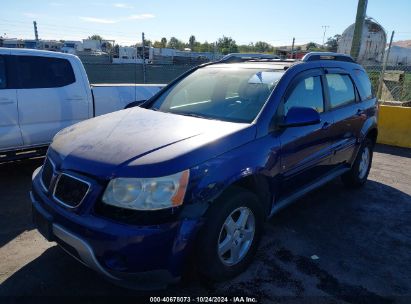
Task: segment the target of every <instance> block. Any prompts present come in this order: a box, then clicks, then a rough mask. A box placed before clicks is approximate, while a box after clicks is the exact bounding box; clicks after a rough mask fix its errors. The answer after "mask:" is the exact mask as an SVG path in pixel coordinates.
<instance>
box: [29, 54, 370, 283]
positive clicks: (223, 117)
mask: <svg viewBox="0 0 411 304" xmlns="http://www.w3.org/2000/svg"><path fill="white" fill-rule="evenodd" d="M236 61H237V62H236ZM377 111H378V104H377V100H376V98H375V96H374V95H373V92H372V89H371V84H370V81H369V78H368V76H367V74H366V72H365V71H364V69H363V68H362V67H361V66H360V65H358V64H356V63H355V62H354V61H353V60H352V58H351V57H349V56H346V55H342V54H336V53H310V54H308V55H306V57H304V59H303V60H302V61H298V62H297V61H296V62H290V61H281V60H278V59H258V58H248V59H247V58H242V59H239V60H234V61H233V60H230V61H229V62H224V61H222V62H217V63H211V64H206V65H202V66H199V67H197V68H194V69H193V70H191V71H189V72H187V73H185V74H184V75H182V76H181V77H179V78H178V79H176V80H175V81H173V82H172V83H170V84H169V85H168V86H166V87H165V88H164V89H162V90H161V91H160V92H159V93H158V94H156V95H155V96H154V97H152V98H151V99H150V100H148V101H146V102H144V103H143V104H142V105H141V106H140V107H134V108H130V109H125V110H122V111H118V112H114V113H111V114H107V115H104V116H100V117H97V118H94V119H90V120H88V121H85V122H81V123H79V124H76V125H74V126H71V127H68V128H66V129H64V130H62V131H60V132H59V133H58V134H57V135H56V136H55V138H54V140H53V143H52V144H51V146H50V147H49V149H48V153H47V157H46V159H45V162H44V164H43V166H42V167H40V168H38V169H37V170H36V171H35V172H34V173H33V189H32V192H31V200H32V204H33V219H34V222H35V223H36V225H37V227H38V230H39V231H40V232H41V233H42V234H43V235H44V236H45V237H46V238H47V239H48V240H50V241H56V242H57V243H58V244H59V245H60V246H61V247H62V248H63V249H65V250H66V251H67V252H68V253H69V254H71V255H72V256H74V257H75V258H76V259H78V260H79V261H80V262H82V263H83V264H85V265H87V266H89V267H90V268H92V269H94V270H96V271H98V272H99V273H101V274H103V275H104V276H105V277H106V278H108V279H110V280H111V281H113V282H117V283H119V284H125V285H126V286H144V285H145V284H148V283H151V282H152V283H153V284H154V283H156V284H159V283H161V284H165V283H170V282H173V281H176V280H178V279H179V278H180V277H181V276H182V274H183V271H184V269H187V268H186V266H187V265H188V266H189V267H195V268H196V269H197V270H198V272H199V273H200V274H201V275H202V276H204V277H206V278H209V279H212V280H223V279H227V278H229V277H232V276H235V275H237V274H239V273H240V272H242V271H243V270H245V269H246V267H247V266H248V265H249V264H250V262H251V260H252V258H253V256H254V254H255V252H256V250H257V246H258V242H259V239H260V237H261V234H262V230H263V226H264V221H265V220H266V219H267V218H269V217H271V216H273V215H274V214H275V213H276V212H277V211H279V210H280V209H281V208H283V207H285V206H287V205H288V204H290V203H292V202H293V201H295V200H296V199H298V198H300V197H301V196H303V195H304V194H306V193H307V192H309V191H311V190H313V189H316V188H318V187H319V186H321V185H324V184H325V183H327V182H329V181H330V180H332V179H334V178H336V177H339V176H341V178H342V181H343V182H344V183H345V184H346V185H347V186H349V187H359V186H362V185H363V184H364V183H365V182H366V180H367V176H368V173H369V171H370V167H371V160H372V154H373V148H374V145H375V142H376V138H377ZM188 261H190V263H188Z"/></svg>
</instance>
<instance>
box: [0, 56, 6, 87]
mask: <svg viewBox="0 0 411 304" xmlns="http://www.w3.org/2000/svg"><path fill="white" fill-rule="evenodd" d="M5 88H7V79H6V60H5V59H4V57H3V56H0V89H5Z"/></svg>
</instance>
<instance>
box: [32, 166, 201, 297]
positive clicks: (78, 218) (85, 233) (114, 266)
mask: <svg viewBox="0 0 411 304" xmlns="http://www.w3.org/2000/svg"><path fill="white" fill-rule="evenodd" d="M30 197H31V201H32V207H33V220H34V222H35V224H36V226H37V228H38V230H39V231H40V232H41V234H43V236H45V238H46V239H48V240H49V241H56V242H57V243H58V244H59V245H60V246H61V247H62V248H63V249H64V250H65V251H67V252H68V253H69V254H71V255H72V256H73V257H75V258H76V259H77V260H79V261H80V262H81V263H83V264H85V265H86V266H88V267H90V268H92V269H94V270H95V271H97V272H98V273H100V274H102V275H103V276H105V277H106V278H107V279H109V280H111V281H113V282H114V283H117V284H120V285H123V286H124V285H126V286H127V287H133V288H143V289H146V288H152V287H153V288H159V287H160V288H161V287H163V286H165V285H167V284H170V283H172V282H175V281H178V279H179V278H180V277H181V275H182V272H183V268H184V265H185V261H186V257H187V255H188V253H189V251H190V249H191V247H192V244H193V243H194V242H193V240H194V237H195V235H196V232H197V231H198V229H199V227H200V221H199V220H197V219H181V220H178V221H176V222H172V223H165V224H160V225H151V226H136V225H127V224H123V223H119V222H115V221H112V220H110V219H106V218H102V217H98V216H96V215H93V214H92V213H89V214H75V213H73V212H72V211H71V210H67V209H66V208H64V206H60V205H58V204H57V203H56V202H54V201H53V200H52V199H51V198H50V197H48V196H47V194H46V193H44V192H43V190H42V188H41V185H40V181H39V174H35V176H33V191H32V192H31V193H30Z"/></svg>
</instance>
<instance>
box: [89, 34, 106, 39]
mask: <svg viewBox="0 0 411 304" xmlns="http://www.w3.org/2000/svg"><path fill="white" fill-rule="evenodd" d="M87 39H91V40H104V39H103V37H101V36H100V35H98V34H94V35H91V36H88V38H87Z"/></svg>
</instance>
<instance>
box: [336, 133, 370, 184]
mask: <svg viewBox="0 0 411 304" xmlns="http://www.w3.org/2000/svg"><path fill="white" fill-rule="evenodd" d="M373 149H374V143H373V142H372V140H371V139H370V138H368V137H367V138H365V139H364V141H363V143H362V145H361V148H360V150H359V151H358V154H357V157H356V158H355V161H354V164H353V166H352V167H351V170H350V171H348V172H347V173H345V174H343V175H342V176H341V179H342V181H343V183H344V184H345V185H346V186H347V187H350V188H359V187H361V186H363V185H364V184H365V182H366V181H367V178H368V174H369V173H370V169H371V163H372V155H373Z"/></svg>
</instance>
